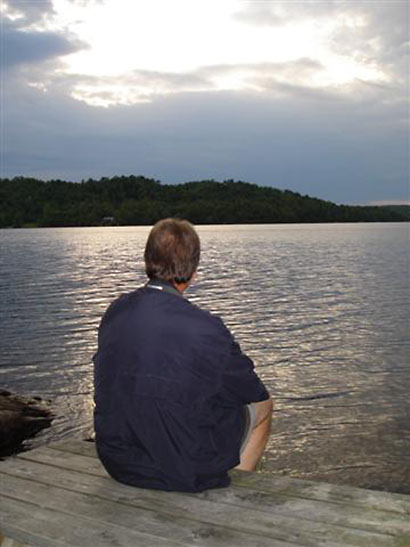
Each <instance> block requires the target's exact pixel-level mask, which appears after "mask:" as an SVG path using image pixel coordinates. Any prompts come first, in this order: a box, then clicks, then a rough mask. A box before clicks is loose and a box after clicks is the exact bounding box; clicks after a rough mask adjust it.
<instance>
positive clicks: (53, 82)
mask: <svg viewBox="0 0 410 547" xmlns="http://www.w3.org/2000/svg"><path fill="white" fill-rule="evenodd" d="M0 2H1V44H0V45H1V73H0V78H1V107H2V114H1V120H0V121H1V158H0V176H1V177H14V176H31V177H36V178H41V179H44V180H49V179H53V178H59V179H63V180H69V181H81V180H83V179H84V180H86V179H88V178H101V177H111V176H115V175H131V174H134V175H144V176H146V177H149V178H154V179H156V180H160V181H161V182H162V183H181V182H189V181H194V180H204V179H215V180H219V181H222V180H227V179H234V180H242V181H247V182H253V183H256V184H259V185H264V186H273V187H275V188H281V189H289V190H292V191H294V192H299V193H301V194H303V195H305V194H308V195H310V196H314V197H319V198H322V199H326V200H330V201H333V202H336V203H346V204H384V203H398V204H399V203H410V188H409V163H410V161H409V102H408V101H409V27H410V25H409V9H410V3H409V1H408V0H402V1H396V0H385V1H378V0H350V1H344V0H339V1H338V0H333V1H332V0H323V1H309V0H305V1H303V2H298V1H293V0H287V1H269V0H253V1H244V0H172V1H170V0H27V1H26V0H0Z"/></svg>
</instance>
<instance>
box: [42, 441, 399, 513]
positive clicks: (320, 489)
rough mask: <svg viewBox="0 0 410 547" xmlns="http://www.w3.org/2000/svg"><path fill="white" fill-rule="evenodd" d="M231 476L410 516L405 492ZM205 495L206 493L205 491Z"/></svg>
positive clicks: (84, 448)
mask: <svg viewBox="0 0 410 547" xmlns="http://www.w3.org/2000/svg"><path fill="white" fill-rule="evenodd" d="M50 448H51V449H54V450H60V451H64V452H70V453H72V454H79V455H82V456H89V457H92V458H96V457H97V454H96V449H95V443H90V442H84V441H73V442H64V443H57V444H53V445H50ZM231 476H232V479H233V484H234V486H244V487H247V488H251V489H252V490H254V491H255V492H273V493H275V494H281V495H284V496H292V497H293V496H294V497H301V498H306V499H309V500H317V501H325V502H328V503H339V504H342V505H348V506H349V507H364V508H366V509H376V510H381V511H392V512H396V513H401V514H405V515H410V496H405V495H403V494H396V493H392V492H381V491H377V490H366V489H363V488H356V487H352V486H341V485H335V484H330V483H322V482H316V481H308V480H304V479H293V478H290V477H284V476H280V475H279V476H278V475H272V474H266V473H246V472H243V471H237V470H234V471H232V472H231ZM201 495H202V494H201ZM204 495H205V496H206V493H205V494H204Z"/></svg>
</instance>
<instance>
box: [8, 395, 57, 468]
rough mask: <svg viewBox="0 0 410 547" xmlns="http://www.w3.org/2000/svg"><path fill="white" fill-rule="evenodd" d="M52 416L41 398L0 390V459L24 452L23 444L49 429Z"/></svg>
mask: <svg viewBox="0 0 410 547" xmlns="http://www.w3.org/2000/svg"><path fill="white" fill-rule="evenodd" d="M53 418H54V414H53V412H52V411H51V409H50V407H49V402H48V401H44V400H43V399H42V398H41V397H37V396H36V397H23V396H21V395H16V394H13V393H11V392H10V391H6V390H0V458H4V457H5V456H10V455H11V454H14V453H16V452H21V451H22V450H24V447H23V442H24V441H25V440H26V439H29V438H31V437H34V435H36V434H37V433H38V432H39V431H41V430H42V429H44V428H46V427H49V426H50V424H51V422H52V420H53Z"/></svg>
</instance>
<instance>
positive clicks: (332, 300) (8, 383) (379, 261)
mask: <svg viewBox="0 0 410 547" xmlns="http://www.w3.org/2000/svg"><path fill="white" fill-rule="evenodd" d="M148 232H149V228H148V227H113V228H111V227H104V228H60V229H52V228H49V229H31V230H23V229H21V230H0V245H1V249H0V298H1V310H0V339H1V354H0V385H1V387H3V388H5V389H10V390H12V391H15V392H18V393H22V394H33V395H41V396H43V397H45V398H48V399H51V400H52V402H53V408H54V409H55V411H56V412H57V418H56V419H55V421H54V423H53V425H52V427H51V428H50V429H49V430H47V431H44V432H43V433H42V434H40V435H39V437H38V438H37V439H36V440H35V444H39V443H44V442H48V441H50V440H60V439H62V438H65V437H68V436H76V437H78V438H81V437H85V436H87V435H89V434H90V433H91V431H92V407H93V402H92V395H93V385H92V376H93V375H92V363H91V358H92V355H93V353H94V352H95V349H96V335H97V327H98V324H99V321H100V318H101V316H102V314H103V312H104V310H105V309H106V307H107V305H108V304H109V303H110V302H111V301H112V300H113V299H114V298H115V297H116V296H118V295H119V294H120V293H122V292H126V291H130V290H133V289H134V288H136V287H138V286H140V285H141V284H143V283H144V282H145V275H144V268H143V261H142V255H143V249H144V245H145V241H146V238H147V234H148ZM198 232H199V234H200V237H201V240H202V248H203V252H202V259H201V266H200V270H199V279H198V281H197V283H196V284H195V285H194V286H193V287H192V288H190V289H189V291H188V293H187V296H188V298H189V299H190V300H191V301H193V302H195V303H196V304H198V305H200V306H202V307H204V308H207V309H208V310H210V311H212V312H214V313H217V314H219V315H221V316H222V317H223V319H224V321H225V323H226V324H227V326H228V327H229V328H230V329H231V330H232V331H233V333H234V334H235V336H236V338H237V339H238V341H239V342H240V344H241V346H242V349H243V350H244V351H245V352H246V353H247V354H248V355H249V356H250V357H251V358H252V359H253V360H254V362H255V366H256V368H257V371H258V373H259V374H260V376H261V377H262V378H263V380H264V382H265V383H266V385H267V387H268V388H269V389H270V390H271V392H272V394H273V398H274V401H275V419H274V423H273V428H272V435H271V438H270V442H269V446H268V450H267V452H266V456H265V457H264V460H263V464H262V467H263V469H264V470H265V471H271V472H275V473H280V474H287V475H291V476H294V477H305V478H312V479H319V480H326V481H329V482H335V483H341V484H352V485H357V486H364V487H369V488H377V489H387V490H391V491H397V492H407V493H410V430H409V423H410V422H409V418H410V398H409V393H410V371H409V369H410V366H409V361H410V358H409V357H410V348H409V326H410V306H409V251H408V243H409V225H408V224H407V223H401V224H400V223H398V224H316V225H257V226H256V225H255V226H201V227H198Z"/></svg>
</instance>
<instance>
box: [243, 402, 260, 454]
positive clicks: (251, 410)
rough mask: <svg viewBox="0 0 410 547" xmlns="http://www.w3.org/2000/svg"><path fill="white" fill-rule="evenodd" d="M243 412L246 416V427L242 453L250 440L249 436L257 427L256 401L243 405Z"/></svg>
mask: <svg viewBox="0 0 410 547" xmlns="http://www.w3.org/2000/svg"><path fill="white" fill-rule="evenodd" d="M243 413H244V417H245V427H244V431H243V435H242V441H241V449H240V453H241V454H242V452H243V451H244V450H245V446H246V444H247V442H248V441H249V437H250V436H251V433H252V430H253V428H254V427H255V423H256V413H255V406H254V403H250V404H249V405H245V406H244V407H243Z"/></svg>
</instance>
